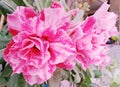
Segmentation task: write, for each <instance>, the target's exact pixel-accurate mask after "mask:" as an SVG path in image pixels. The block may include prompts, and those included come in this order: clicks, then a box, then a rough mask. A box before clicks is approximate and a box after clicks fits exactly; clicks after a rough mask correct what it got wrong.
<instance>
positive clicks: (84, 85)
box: [81, 83, 89, 87]
mask: <svg viewBox="0 0 120 87" xmlns="http://www.w3.org/2000/svg"><path fill="white" fill-rule="evenodd" d="M81 87H89V85H88V84H86V83H82V86H81Z"/></svg>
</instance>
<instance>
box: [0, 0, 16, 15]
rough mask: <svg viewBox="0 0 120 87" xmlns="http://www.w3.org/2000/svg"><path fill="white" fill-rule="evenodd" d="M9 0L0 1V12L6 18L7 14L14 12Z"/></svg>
mask: <svg viewBox="0 0 120 87" xmlns="http://www.w3.org/2000/svg"><path fill="white" fill-rule="evenodd" d="M10 3H11V2H10V1H9V0H7V1H6V0H1V1H0V10H1V12H2V14H3V15H5V16H7V14H8V13H12V12H13V11H14V7H12V6H13V4H10Z"/></svg>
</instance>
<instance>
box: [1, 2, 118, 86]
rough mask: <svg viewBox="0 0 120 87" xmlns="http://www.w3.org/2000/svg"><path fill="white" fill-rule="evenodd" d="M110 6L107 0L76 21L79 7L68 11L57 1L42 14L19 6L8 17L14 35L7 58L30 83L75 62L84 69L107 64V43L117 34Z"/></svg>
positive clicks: (5, 51)
mask: <svg viewBox="0 0 120 87" xmlns="http://www.w3.org/2000/svg"><path fill="white" fill-rule="evenodd" d="M108 8H109V5H108V4H107V3H106V2H105V3H104V4H103V5H102V6H101V7H100V8H99V9H98V11H97V12H96V13H95V14H94V15H92V16H90V17H88V18H86V20H84V21H83V22H81V21H78V22H77V23H74V22H73V21H72V18H71V15H72V16H73V17H75V16H76V15H77V13H78V9H74V10H71V11H68V12H66V11H65V9H64V8H63V6H62V5H61V4H60V3H58V2H52V5H51V6H50V7H48V8H44V9H43V10H41V11H40V13H39V14H37V13H36V12H35V11H34V10H33V9H32V8H29V7H22V6H19V7H17V9H16V10H15V12H14V13H12V14H8V18H7V22H8V29H9V32H10V33H11V35H12V36H13V37H12V40H11V41H10V43H9V44H8V45H7V47H6V48H5V50H4V54H3V55H4V59H5V61H6V62H7V63H8V64H10V66H12V69H13V72H14V73H18V74H19V73H22V74H23V76H24V78H25V80H26V81H27V82H28V83H29V84H31V85H33V84H36V83H37V84H41V83H43V82H45V81H47V80H48V79H50V78H51V77H52V75H53V73H54V71H55V70H56V68H57V67H60V68H63V69H68V70H71V69H73V68H74V66H75V64H76V62H79V63H80V64H81V66H82V68H83V69H84V70H86V69H87V68H88V67H89V66H90V65H100V66H105V65H106V64H108V63H109V60H110V58H109V57H108V56H107V51H108V49H107V47H106V45H105V43H106V41H107V39H108V38H109V37H110V36H111V35H114V34H117V29H116V27H115V23H116V19H117V16H116V15H115V14H114V13H112V12H108V11H107V10H108Z"/></svg>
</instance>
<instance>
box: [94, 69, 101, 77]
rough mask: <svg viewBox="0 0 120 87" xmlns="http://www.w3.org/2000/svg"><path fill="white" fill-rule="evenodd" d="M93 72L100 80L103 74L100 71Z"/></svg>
mask: <svg viewBox="0 0 120 87" xmlns="http://www.w3.org/2000/svg"><path fill="white" fill-rule="evenodd" d="M93 72H94V75H95V78H100V76H101V75H102V73H101V72H100V71H99V70H94V71H93Z"/></svg>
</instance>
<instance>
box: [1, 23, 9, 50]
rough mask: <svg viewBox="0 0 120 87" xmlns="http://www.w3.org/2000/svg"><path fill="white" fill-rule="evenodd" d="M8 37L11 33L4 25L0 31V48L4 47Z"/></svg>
mask: <svg viewBox="0 0 120 87" xmlns="http://www.w3.org/2000/svg"><path fill="white" fill-rule="evenodd" d="M10 39H11V35H10V34H9V33H8V30H7V26H6V25H5V26H4V27H3V29H2V31H0V49H3V48H5V46H6V44H7V43H8V42H9V41H10Z"/></svg>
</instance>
